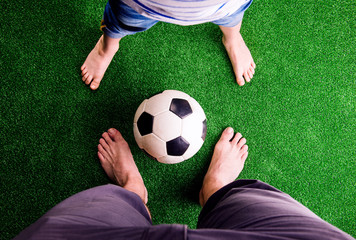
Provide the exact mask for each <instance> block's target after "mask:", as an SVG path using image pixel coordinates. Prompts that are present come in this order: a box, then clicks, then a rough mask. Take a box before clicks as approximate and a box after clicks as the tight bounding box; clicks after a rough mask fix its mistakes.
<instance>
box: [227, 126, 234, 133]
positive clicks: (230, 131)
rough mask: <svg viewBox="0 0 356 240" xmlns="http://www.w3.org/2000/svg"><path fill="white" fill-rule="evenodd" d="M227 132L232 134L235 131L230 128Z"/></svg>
mask: <svg viewBox="0 0 356 240" xmlns="http://www.w3.org/2000/svg"><path fill="white" fill-rule="evenodd" d="M226 131H227V133H232V132H233V131H234V129H232V127H228V128H227V129H226Z"/></svg>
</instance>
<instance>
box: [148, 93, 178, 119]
mask: <svg viewBox="0 0 356 240" xmlns="http://www.w3.org/2000/svg"><path fill="white" fill-rule="evenodd" d="M171 101H172V97H171V96H170V95H168V94H164V93H159V94H157V95H154V96H153V97H151V98H149V99H148V100H147V103H146V106H145V112H147V113H149V114H151V115H152V116H156V115H158V114H160V113H162V112H165V111H169V106H170V105H171Z"/></svg>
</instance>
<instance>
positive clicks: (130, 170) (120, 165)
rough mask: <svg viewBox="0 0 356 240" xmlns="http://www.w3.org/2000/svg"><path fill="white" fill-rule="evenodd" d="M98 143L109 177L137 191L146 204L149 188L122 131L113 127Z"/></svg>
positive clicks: (101, 159)
mask: <svg viewBox="0 0 356 240" xmlns="http://www.w3.org/2000/svg"><path fill="white" fill-rule="evenodd" d="M99 142H100V144H99V145H98V156H99V159H100V163H101V165H102V167H103V168H104V170H105V172H106V174H107V175H108V176H109V178H110V179H111V180H112V181H114V182H115V183H117V184H118V185H120V186H121V187H123V188H125V189H127V190H129V191H131V192H134V193H136V194H137V195H138V196H139V197H140V198H141V199H142V201H143V202H144V203H145V204H146V203H147V200H148V197H147V195H148V194H147V189H146V187H145V185H144V182H143V179H142V177H141V174H140V173H139V171H138V168H137V166H136V164H135V161H134V159H133V157H132V154H131V150H130V148H129V145H128V144H127V142H126V141H125V139H124V138H123V137H122V135H121V133H120V132H119V131H118V130H116V129H114V128H111V129H109V130H108V132H105V133H103V135H102V138H101V139H100V141H99Z"/></svg>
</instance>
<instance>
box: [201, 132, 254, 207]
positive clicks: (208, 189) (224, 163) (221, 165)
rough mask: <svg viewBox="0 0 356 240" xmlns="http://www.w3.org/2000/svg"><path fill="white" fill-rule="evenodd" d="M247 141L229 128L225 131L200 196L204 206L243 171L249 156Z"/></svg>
mask: <svg viewBox="0 0 356 240" xmlns="http://www.w3.org/2000/svg"><path fill="white" fill-rule="evenodd" d="M247 150H248V147H247V145H246V139H245V138H242V135H241V134H240V133H236V135H235V136H234V130H233V129H232V128H231V127H229V128H227V129H225V130H224V132H223V133H222V135H221V137H220V140H219V141H218V142H217V143H216V145H215V149H214V154H213V157H212V159H211V162H210V166H209V169H208V172H207V173H206V175H205V177H204V181H203V186H202V188H201V190H200V194H199V202H200V205H201V206H204V205H205V203H206V201H207V200H208V199H209V197H210V196H211V195H213V194H214V193H215V192H216V191H217V190H219V189H220V188H222V187H223V186H225V185H227V184H229V183H231V182H232V181H234V180H235V179H236V178H237V177H238V176H239V174H240V172H241V171H242V169H243V167H244V163H245V160H246V158H247V155H248V152H247Z"/></svg>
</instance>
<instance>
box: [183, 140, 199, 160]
mask: <svg viewBox="0 0 356 240" xmlns="http://www.w3.org/2000/svg"><path fill="white" fill-rule="evenodd" d="M203 143H204V141H203V139H201V138H199V139H198V140H196V141H195V142H194V144H190V146H189V148H188V149H187V151H186V152H185V153H184V154H183V156H182V157H183V159H184V160H187V159H189V158H191V157H193V156H194V155H195V154H196V153H197V152H198V151H199V149H200V148H201V146H203Z"/></svg>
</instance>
